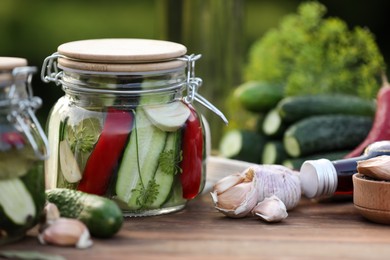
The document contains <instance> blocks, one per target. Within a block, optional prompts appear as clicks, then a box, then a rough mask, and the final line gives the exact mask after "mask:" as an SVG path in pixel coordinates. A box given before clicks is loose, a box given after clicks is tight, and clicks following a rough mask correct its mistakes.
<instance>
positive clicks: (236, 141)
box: [219, 129, 266, 163]
mask: <svg viewBox="0 0 390 260" xmlns="http://www.w3.org/2000/svg"><path fill="white" fill-rule="evenodd" d="M265 142H266V138H265V137H264V136H262V135H261V134H259V133H256V132H253V131H249V130H243V129H241V130H238V129H237V130H230V131H228V132H226V133H225V134H224V135H223V136H222V139H221V142H220V145H219V152H220V155H221V156H223V157H226V158H230V159H236V160H242V161H247V162H253V163H260V161H261V155H262V151H263V148H264V144H265Z"/></svg>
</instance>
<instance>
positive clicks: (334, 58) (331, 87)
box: [246, 2, 385, 98]
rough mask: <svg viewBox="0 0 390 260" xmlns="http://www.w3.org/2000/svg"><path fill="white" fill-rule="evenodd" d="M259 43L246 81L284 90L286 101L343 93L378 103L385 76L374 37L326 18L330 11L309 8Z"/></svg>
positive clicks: (286, 19) (287, 18) (310, 5)
mask: <svg viewBox="0 0 390 260" xmlns="http://www.w3.org/2000/svg"><path fill="white" fill-rule="evenodd" d="M297 9H298V10H297V11H296V12H294V13H292V14H289V15H287V16H285V17H283V19H282V21H281V23H280V25H279V26H278V27H276V28H272V29H270V30H268V31H267V33H266V34H265V35H264V36H263V37H261V38H260V39H259V40H257V41H256V42H255V43H254V44H253V45H252V48H251V51H250V53H249V55H250V56H249V59H250V60H249V65H248V67H247V70H246V76H247V77H246V79H247V80H263V81H267V82H273V83H279V84H282V85H283V86H284V90H285V95H288V96H290V95H300V94H319V93H331V94H332V93H344V94H352V95H358V96H360V97H362V98H375V97H376V94H377V91H378V89H379V87H380V86H381V75H382V73H384V72H385V64H384V60H383V56H382V53H381V52H380V51H379V49H378V46H377V44H376V42H375V38H374V36H373V35H372V33H371V32H370V31H369V30H367V29H364V28H362V27H355V28H353V29H349V28H348V25H347V24H346V22H345V21H343V20H342V19H340V18H336V17H328V18H325V14H326V7H325V6H324V5H322V4H320V3H318V2H305V3H302V4H301V5H299V6H298V8H297Z"/></svg>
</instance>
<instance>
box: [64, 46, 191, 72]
mask: <svg viewBox="0 0 390 260" xmlns="http://www.w3.org/2000/svg"><path fill="white" fill-rule="evenodd" d="M186 52H187V48H186V47H185V46H184V45H182V44H178V43H174V42H168V41H160V40H148V39H96V40H83V41H75V42H69V43H64V44H62V45H60V46H59V47H58V53H59V54H61V55H63V56H65V58H61V59H59V60H58V63H59V65H60V67H62V68H64V67H65V68H71V69H77V70H87V71H98V72H111V71H112V72H136V71H157V70H165V69H173V68H178V67H182V66H185V62H182V61H178V60H175V59H176V58H178V57H180V56H183V55H184V54H186Z"/></svg>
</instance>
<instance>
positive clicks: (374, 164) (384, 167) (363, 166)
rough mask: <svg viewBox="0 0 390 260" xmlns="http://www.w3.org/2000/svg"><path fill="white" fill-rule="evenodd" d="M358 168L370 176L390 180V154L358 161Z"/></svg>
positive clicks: (360, 171)
mask: <svg viewBox="0 0 390 260" xmlns="http://www.w3.org/2000/svg"><path fill="white" fill-rule="evenodd" d="M357 170H358V172H359V173H361V174H363V175H366V176H368V177H371V178H374V179H377V180H383V181H390V156H388V155H381V156H378V157H373V158H370V159H367V160H363V161H358V163H357Z"/></svg>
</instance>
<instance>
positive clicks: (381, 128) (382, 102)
mask: <svg viewBox="0 0 390 260" xmlns="http://www.w3.org/2000/svg"><path fill="white" fill-rule="evenodd" d="M389 117H390V85H389V83H388V82H387V80H386V81H384V82H383V86H382V87H381V88H380V89H379V91H378V94H377V108H376V112H375V118H374V123H373V125H372V127H371V130H370V132H369V133H368V135H367V137H366V138H365V139H364V140H363V141H362V142H361V143H360V144H359V145H358V146H357V147H356V148H355V149H354V150H353V151H351V152H350V153H348V154H347V155H346V156H345V157H344V158H352V157H357V156H359V155H362V153H363V152H364V150H365V149H366V147H367V146H368V145H370V144H372V143H374V142H377V141H382V140H389V139H390V120H389Z"/></svg>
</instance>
